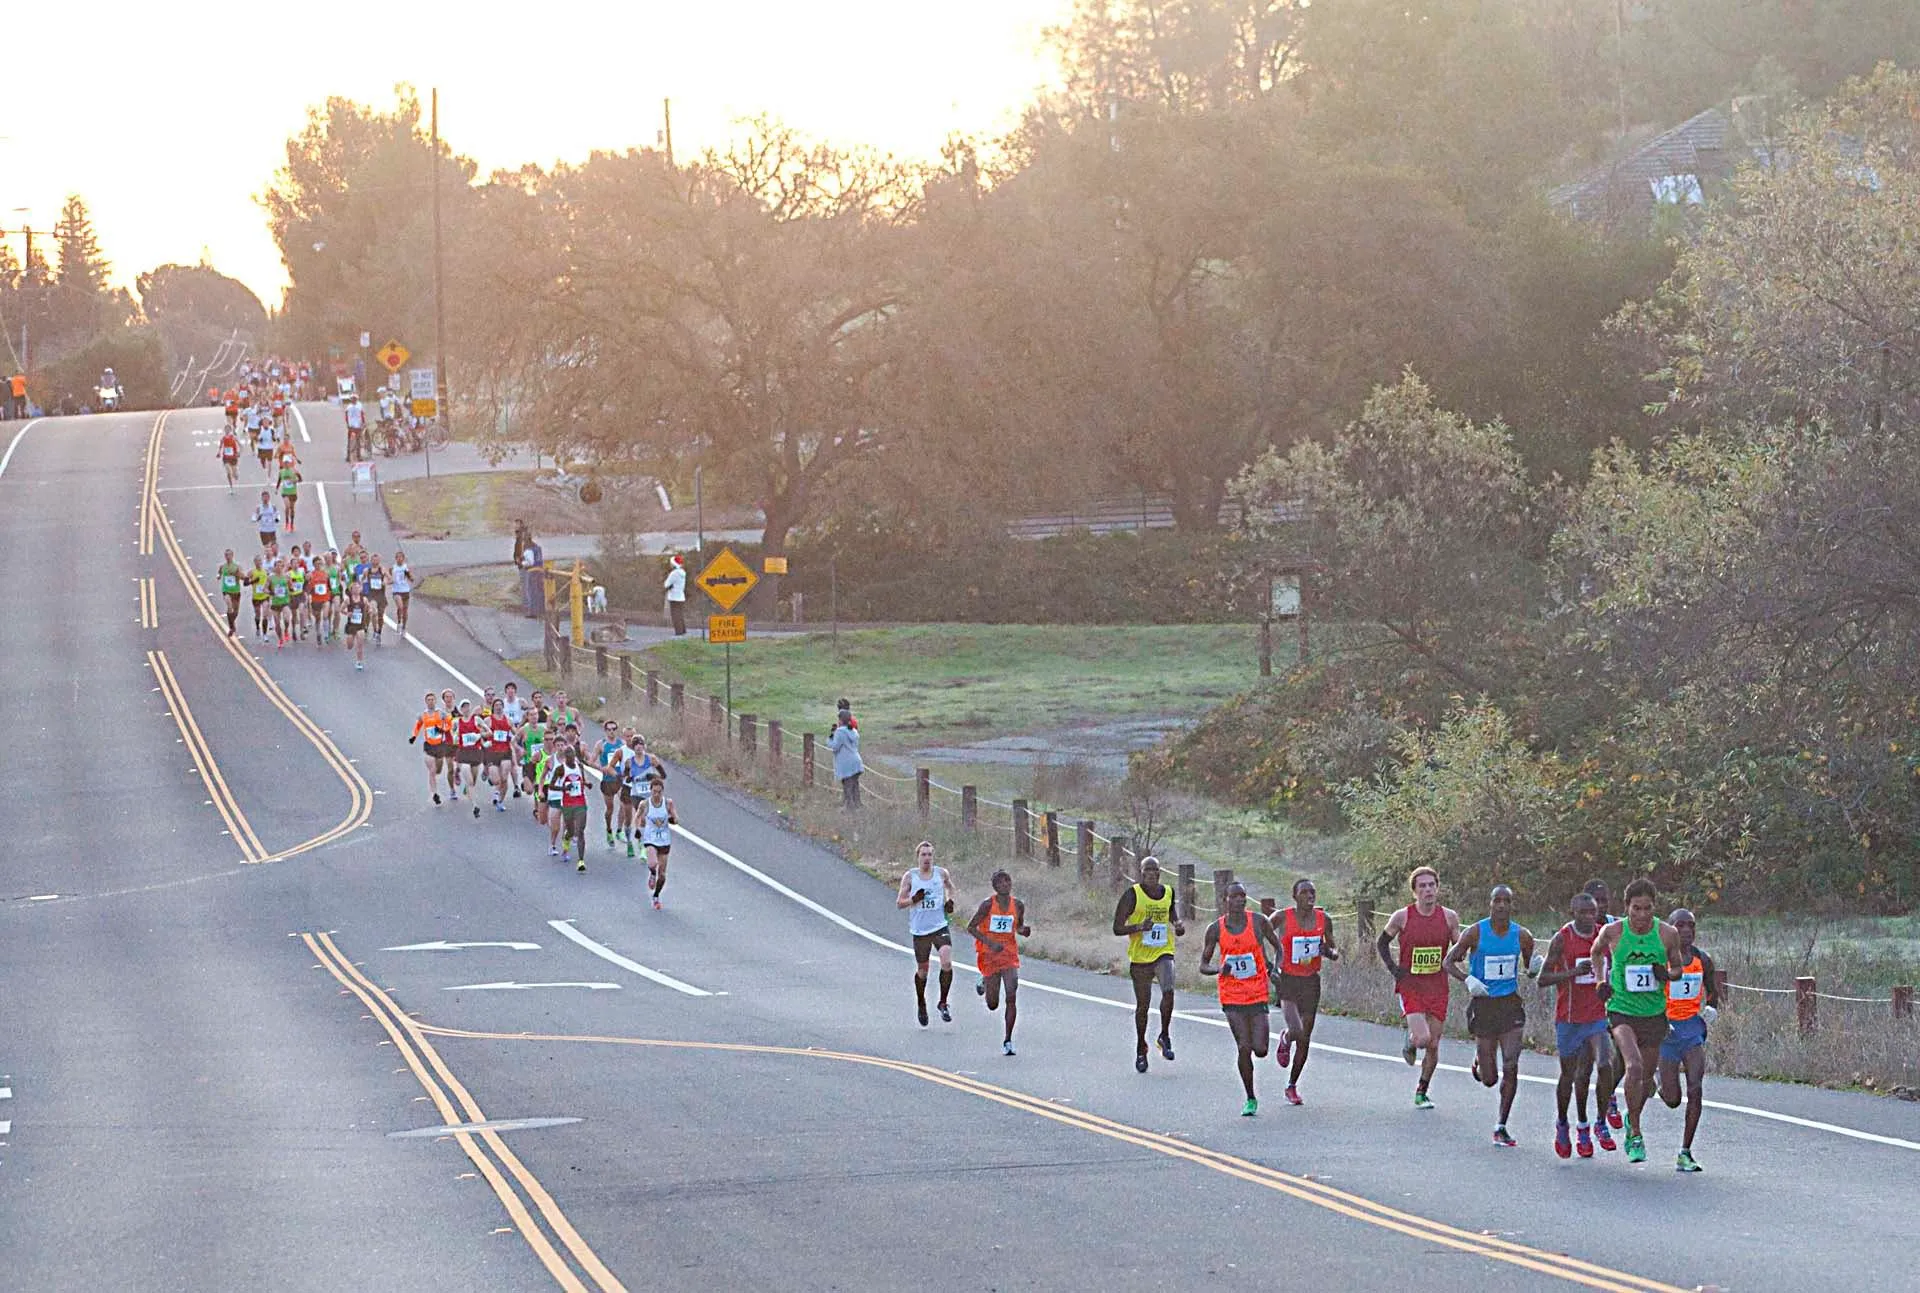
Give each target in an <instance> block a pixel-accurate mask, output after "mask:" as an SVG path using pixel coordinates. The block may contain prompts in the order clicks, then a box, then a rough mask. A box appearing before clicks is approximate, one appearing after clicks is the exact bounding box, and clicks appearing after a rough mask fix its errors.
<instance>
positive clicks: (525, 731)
mask: <svg viewBox="0 0 1920 1293" xmlns="http://www.w3.org/2000/svg"><path fill="white" fill-rule="evenodd" d="M546 745H547V707H546V706H545V705H544V704H542V703H541V701H540V693H539V692H537V691H536V692H534V693H533V706H532V708H531V709H529V710H528V711H527V721H526V722H524V723H522V724H521V725H520V777H521V782H522V784H523V785H524V786H525V787H526V789H527V793H529V794H533V795H534V813H533V816H534V820H535V821H540V820H542V819H543V818H544V816H545V814H544V813H542V812H541V811H540V804H541V803H542V802H544V800H542V799H541V797H540V796H539V795H538V794H535V792H536V791H537V790H538V789H539V787H540V785H541V783H542V780H543V778H542V777H541V775H540V768H539V766H538V765H539V764H540V763H541V761H542V758H541V756H542V755H544V754H545V753H546Z"/></svg>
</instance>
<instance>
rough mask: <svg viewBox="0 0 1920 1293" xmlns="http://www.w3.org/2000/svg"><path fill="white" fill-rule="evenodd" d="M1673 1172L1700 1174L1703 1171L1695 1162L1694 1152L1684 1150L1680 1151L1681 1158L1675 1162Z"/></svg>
mask: <svg viewBox="0 0 1920 1293" xmlns="http://www.w3.org/2000/svg"><path fill="white" fill-rule="evenodd" d="M1673 1170H1674V1171H1676V1172H1698V1171H1700V1170H1701V1167H1700V1164H1698V1163H1696V1162H1694V1161H1693V1151H1692V1150H1690V1149H1683V1150H1681V1151H1680V1156H1679V1157H1678V1158H1676V1159H1674V1160H1673Z"/></svg>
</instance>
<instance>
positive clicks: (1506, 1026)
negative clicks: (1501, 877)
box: [1447, 884, 1538, 1149]
mask: <svg viewBox="0 0 1920 1293" xmlns="http://www.w3.org/2000/svg"><path fill="white" fill-rule="evenodd" d="M1487 911H1488V914H1487V915H1486V916H1485V917H1483V918H1482V919H1480V920H1477V921H1475V922H1474V923H1473V924H1471V925H1469V926H1467V928H1466V929H1465V930H1464V931H1463V932H1462V933H1461V935H1460V939H1459V941H1458V942H1456V943H1455V944H1454V945H1453V948H1452V950H1451V951H1449V952H1448V953H1447V973H1448V974H1450V975H1452V976H1453V977H1454V978H1456V979H1459V980H1460V981H1461V982H1462V983H1464V984H1466V985H1467V1032H1468V1033H1469V1034H1471V1035H1472V1037H1473V1040H1474V1043H1475V1045H1476V1046H1477V1048H1478V1053H1477V1054H1476V1055H1475V1056H1474V1058H1473V1077H1474V1081H1476V1082H1478V1083H1480V1085H1481V1086H1486V1087H1491V1086H1494V1085H1496V1084H1497V1085H1498V1086H1499V1087H1500V1120H1499V1121H1498V1122H1496V1123H1495V1124H1494V1126H1493V1143H1494V1145H1495V1147H1496V1148H1499V1149H1512V1148H1513V1147H1514V1145H1515V1144H1516V1143H1517V1142H1516V1141H1515V1140H1514V1138H1513V1137H1512V1136H1511V1135H1510V1134H1509V1133H1508V1132H1507V1117H1508V1115H1510V1114H1511V1113H1512V1112H1513V1097H1514V1096H1515V1095H1516V1094H1517V1093H1518V1092H1519V1090H1520V1045H1521V1041H1522V1036H1521V1035H1522V1034H1523V1033H1524V1032H1525V1031H1526V1027H1527V1006H1526V1003H1525V1002H1524V1001H1522V1000H1521V999H1520V972H1521V971H1522V970H1523V969H1524V970H1525V971H1527V973H1528V975H1529V977H1531V976H1532V975H1533V974H1536V973H1538V971H1537V970H1536V969H1535V968H1534V965H1533V933H1532V931H1530V930H1528V929H1527V928H1526V927H1525V926H1524V925H1516V924H1514V923H1513V890H1512V889H1510V888H1508V887H1507V886H1506V885H1504V884H1497V885H1495V886H1494V887H1493V892H1492V894H1491V895H1489V897H1488V900H1487ZM1463 959H1464V960H1465V961H1466V962H1467V964H1466V965H1465V966H1464V967H1463V966H1462V965H1461V964H1460V962H1461V961H1462V960H1463Z"/></svg>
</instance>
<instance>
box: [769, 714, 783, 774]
mask: <svg viewBox="0 0 1920 1293" xmlns="http://www.w3.org/2000/svg"><path fill="white" fill-rule="evenodd" d="M780 736H781V732H780V720H779V719H777V718H770V719H768V720H767V766H768V767H770V768H772V769H773V770H774V771H775V772H778V771H780Z"/></svg>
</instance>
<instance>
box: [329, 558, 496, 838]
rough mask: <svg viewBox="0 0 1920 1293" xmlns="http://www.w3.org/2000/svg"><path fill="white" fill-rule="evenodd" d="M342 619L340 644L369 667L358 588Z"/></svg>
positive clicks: (364, 606) (357, 665)
mask: <svg viewBox="0 0 1920 1293" xmlns="http://www.w3.org/2000/svg"><path fill="white" fill-rule="evenodd" d="M341 620H342V624H341V630H342V632H341V637H340V644H341V645H342V646H344V647H345V648H346V649H347V650H349V651H351V652H353V667H354V668H355V669H365V668H366V667H367V602H366V599H365V598H363V597H362V596H360V590H359V589H358V588H349V589H348V590H347V604H346V606H345V607H343V608H342V611H341ZM473 812H474V815H475V816H476V817H477V816H479V814H480V810H479V809H478V808H475V809H474V810H473Z"/></svg>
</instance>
